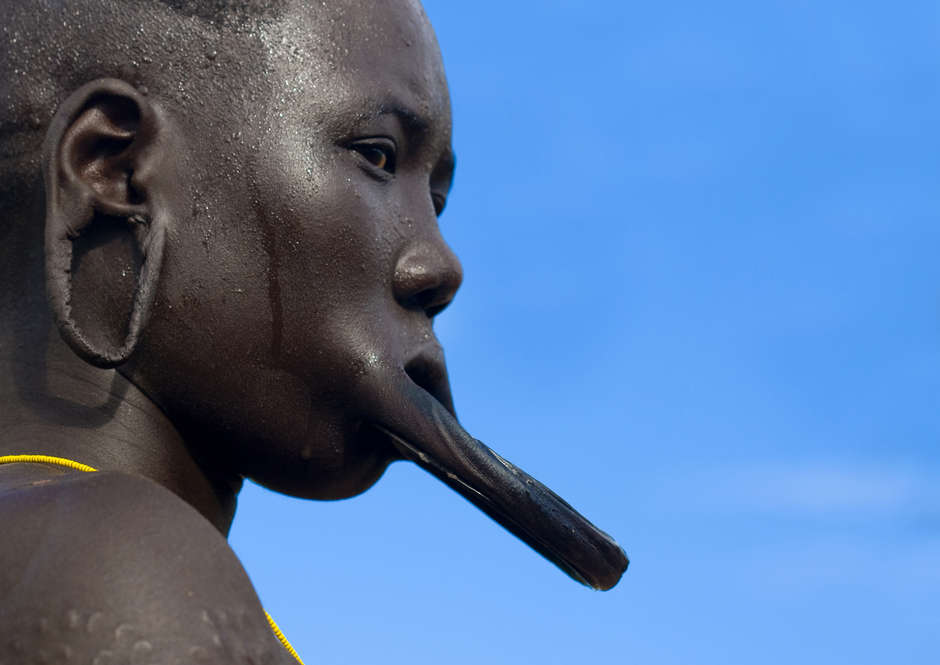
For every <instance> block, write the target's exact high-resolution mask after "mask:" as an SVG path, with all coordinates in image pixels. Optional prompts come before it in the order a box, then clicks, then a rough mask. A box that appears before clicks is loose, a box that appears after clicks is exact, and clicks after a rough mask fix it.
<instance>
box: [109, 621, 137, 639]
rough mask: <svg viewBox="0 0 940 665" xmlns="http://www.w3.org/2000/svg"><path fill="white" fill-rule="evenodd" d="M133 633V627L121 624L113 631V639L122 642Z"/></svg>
mask: <svg viewBox="0 0 940 665" xmlns="http://www.w3.org/2000/svg"><path fill="white" fill-rule="evenodd" d="M133 632H134V627H133V626H132V625H130V624H129V623H122V624H121V625H120V626H118V627H117V628H115V629H114V639H115V640H123V639H125V638H127V637H128V636H129V635H130V634H131V633H133Z"/></svg>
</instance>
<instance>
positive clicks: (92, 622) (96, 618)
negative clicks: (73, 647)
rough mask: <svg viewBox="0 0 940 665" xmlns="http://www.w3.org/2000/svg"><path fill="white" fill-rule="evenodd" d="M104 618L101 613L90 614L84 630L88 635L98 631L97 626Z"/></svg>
mask: <svg viewBox="0 0 940 665" xmlns="http://www.w3.org/2000/svg"><path fill="white" fill-rule="evenodd" d="M103 618H104V615H103V614H102V613H101V612H92V614H91V616H90V617H88V622H87V623H86V624H85V630H86V631H87V632H88V633H93V632H95V631H96V630H97V629H98V626H100V625H101V619H103Z"/></svg>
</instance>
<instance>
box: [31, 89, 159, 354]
mask: <svg viewBox="0 0 940 665" xmlns="http://www.w3.org/2000/svg"><path fill="white" fill-rule="evenodd" d="M167 133H168V127H167V123H166V122H165V121H164V119H163V118H162V116H161V114H160V113H159V112H158V110H157V109H156V108H155V107H154V105H153V104H151V103H150V101H149V100H148V99H147V98H146V97H144V96H143V95H142V94H140V93H139V92H138V91H137V90H136V89H135V88H134V87H133V86H131V85H129V84H127V83H125V82H123V81H119V80H116V79H99V80H96V81H92V82H91V83H88V84H86V85H84V86H82V87H81V88H79V89H78V90H76V91H75V92H74V93H72V94H71V95H70V96H69V97H68V99H66V100H65V102H64V103H63V104H62V106H60V107H59V109H58V111H57V112H56V114H55V116H54V117H53V119H52V122H51V124H50V126H49V129H48V131H47V133H46V141H45V144H44V150H43V168H44V171H45V184H46V229H45V236H46V292H47V295H48V298H49V302H50V305H51V307H52V310H53V313H54V315H55V320H56V323H57V325H58V328H59V332H60V334H61V335H62V337H63V339H64V340H65V341H66V342H67V343H68V344H69V346H70V347H71V348H72V350H73V351H75V353H77V354H78V355H79V356H81V357H82V358H83V359H85V360H86V361H88V362H89V363H91V364H93V365H95V366H98V367H116V366H117V365H120V364H121V363H123V362H124V361H126V360H127V359H128V357H129V356H130V355H131V354H132V353H133V352H134V349H135V348H136V346H137V342H138V339H139V338H140V335H141V332H142V331H143V329H144V327H145V326H146V325H147V320H148V318H149V316H150V311H151V309H152V307H153V300H154V294H155V293H156V288H157V283H158V281H159V277H160V269H161V265H162V259H163V245H164V236H165V231H166V226H167V217H168V216H169V214H170V212H171V210H170V209H169V208H170V206H168V203H167V202H168V198H167V191H166V190H167V189H168V188H170V189H171V188H172V187H174V186H175V185H176V182H175V180H176V179H175V177H174V173H173V165H172V160H171V159H169V157H170V154H168V153H171V152H172V151H171V150H170V149H169V139H168V137H167Z"/></svg>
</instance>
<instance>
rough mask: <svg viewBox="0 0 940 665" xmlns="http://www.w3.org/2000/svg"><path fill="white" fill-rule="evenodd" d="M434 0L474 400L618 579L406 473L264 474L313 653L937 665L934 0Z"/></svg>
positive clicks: (246, 496)
mask: <svg viewBox="0 0 940 665" xmlns="http://www.w3.org/2000/svg"><path fill="white" fill-rule="evenodd" d="M425 4H426V7H427V10H428V13H429V15H430V16H431V19H432V21H433V22H434V24H435V26H436V28H437V32H438V36H439V39H440V42H441V46H442V49H443V52H444V59H445V63H446V66H447V68H448V74H449V78H450V84H451V91H452V95H453V102H454V115H455V147H456V150H457V153H458V155H459V157H458V159H459V167H458V173H457V180H456V185H455V188H454V191H453V195H452V197H451V200H450V202H449V204H448V209H447V211H446V213H445V215H444V217H443V219H442V222H441V223H442V226H443V229H444V233H445V236H446V237H447V239H448V240H449V241H450V243H451V244H452V245H453V247H454V249H455V250H456V251H457V253H458V254H459V255H460V257H461V259H462V260H463V263H464V268H465V273H466V280H465V283H464V286H463V289H462V291H461V293H460V294H459V296H458V298H457V300H456V301H455V303H454V304H453V306H452V307H451V309H449V310H448V311H447V312H446V313H445V314H443V315H442V316H441V317H440V319H439V322H438V326H437V329H438V331H439V334H440V336H441V338H442V340H443V341H444V344H445V348H446V349H447V351H448V359H449V363H450V368H451V376H452V381H453V385H454V393H455V396H456V399H457V406H458V411H459V414H460V417H461V420H462V421H463V423H464V424H465V425H466V426H467V428H468V429H469V430H470V431H471V432H473V433H474V434H475V435H476V436H477V437H478V438H480V439H482V440H484V441H486V442H487V443H489V444H490V445H491V446H492V447H494V448H495V449H496V450H498V451H499V452H501V453H502V454H503V455H504V456H505V457H507V458H508V459H510V460H512V461H514V462H516V463H517V464H519V465H520V466H521V467H523V468H525V469H527V470H528V471H530V472H531V473H532V474H533V475H535V476H536V477H537V478H539V479H541V480H543V481H544V482H546V484H548V485H549V486H551V487H553V488H554V489H556V490H557V491H558V492H559V493H560V494H561V495H562V496H564V497H566V498H567V499H568V500H569V501H570V502H571V503H572V504H574V505H575V506H576V507H577V508H579V509H580V510H582V511H583V512H584V513H585V514H586V515H587V516H588V517H590V518H591V519H593V520H594V521H596V523H597V524H598V525H600V526H601V527H602V528H604V529H605V530H607V531H609V532H610V533H611V534H613V535H614V536H615V537H616V538H617V539H618V540H619V541H620V542H621V544H622V545H623V546H624V547H625V548H626V550H627V552H628V553H629V554H630V556H631V559H632V565H631V567H630V570H629V572H628V573H627V575H626V576H625V578H624V580H623V581H622V582H621V584H620V586H618V587H617V588H615V589H614V590H613V591H610V592H608V593H598V592H592V591H589V590H587V589H584V588H582V587H580V586H579V585H577V584H576V583H574V582H573V581H571V580H570V579H568V578H567V577H565V576H564V575H563V574H562V573H560V572H559V571H558V570H557V569H555V568H554V567H553V566H551V565H550V564H548V563H546V562H545V561H544V560H543V559H541V558H540V557H539V556H538V555H536V554H534V553H532V552H531V551H530V550H529V549H528V548H526V547H525V546H523V545H522V544H521V543H519V542H518V541H517V540H516V539H515V538H513V537H512V536H510V535H509V534H508V533H506V532H505V531H503V530H502V529H501V528H500V527H499V526H497V525H496V524H495V523H493V522H491V521H490V520H489V519H488V518H486V517H485V516H483V515H482V514H481V513H479V512H478V511H477V510H476V509H475V508H473V507H472V506H470V505H469V504H468V503H466V502H465V501H463V500H462V499H461V498H459V497H458V496H456V495H455V494H453V493H452V492H451V491H450V490H448V489H447V488H446V487H444V486H443V485H441V484H440V483H439V482H437V481H436V480H434V479H433V478H431V477H430V476H427V475H426V474H424V473H423V472H421V471H419V470H418V469H416V468H415V467H413V466H410V465H406V464H398V465H395V466H393V467H392V468H391V469H390V470H389V471H388V473H387V474H386V476H385V477H384V478H383V479H382V480H381V481H380V482H379V483H378V484H377V485H376V486H375V487H374V488H373V489H372V490H370V491H369V492H367V493H366V494H364V495H362V496H361V497H357V498H355V499H352V500H349V501H344V502H338V503H310V502H303V501H298V500H292V499H286V498H282V497H278V496H275V495H273V494H270V493H268V492H265V491H263V490H260V489H258V488H255V487H248V488H247V489H246V490H245V492H244V493H243V495H242V499H241V508H240V512H239V517H238V518H237V519H236V523H235V528H234V530H233V535H232V543H233V545H234V547H235V549H236V551H237V552H238V554H239V555H240V556H241V557H242V560H243V561H244V563H245V566H246V568H247V569H248V571H249V573H250V574H251V576H252V578H253V580H254V582H255V584H256V586H257V588H258V590H259V593H260V595H261V597H262V600H263V602H264V603H265V605H266V606H267V607H268V609H269V610H270V611H271V612H272V614H274V615H275V617H277V618H278V620H279V621H280V622H281V624H282V626H283V628H284V629H285V632H287V634H288V635H289V637H290V638H291V639H292V640H293V641H294V643H295V645H296V646H297V647H298V650H299V651H300V652H301V654H302V655H303V656H304V657H305V658H306V660H307V663H308V664H317V663H324V664H331V665H339V664H345V663H349V664H362V663H395V664H398V663H401V664H409V665H410V664H412V663H429V664H430V663H435V664H437V663H447V664H457V665H459V664H468V665H469V664H473V665H480V664H482V663H487V664H488V665H489V664H500V665H501V664H503V663H506V664H510V663H511V664H513V665H519V664H529V663H536V664H539V665H542V664H545V665H548V664H555V663H557V664H565V665H567V664H575V663H618V664H619V663H643V664H647V663H648V664H660V663H662V664H669V663H676V664H682V665H688V664H690V663H694V664H700V663H708V664H712V663H714V664H716V665H717V664H720V665H733V664H737V663H741V664H748V665H752V664H753V663H761V664H762V665H766V664H773V663H787V664H792V663H827V664H828V663H852V664H853V665H860V664H866V663H872V664H875V663H877V664H879V665H880V664H883V663H902V664H905V665H906V664H921V663H923V664H925V665H926V664H931V665H933V664H935V663H937V662H940V661H938V658H940V655H938V654H940V484H938V482H937V480H938V478H940V451H938V441H940V417H938V414H937V405H938V397H940V261H938V260H937V252H938V249H940V225H938V223H937V221H938V220H937V218H938V210H940V195H938V192H940V188H938V180H940V132H938V131H937V125H938V123H940V67H938V54H940V47H938V44H940V6H938V5H937V3H935V2H916V1H910V2H901V3H885V2H879V3H875V2H859V1H857V0H856V1H854V2H837V1H829V2H818V1H814V2H803V1H799V0H787V1H785V2H782V1H766V2H743V1H741V2H725V1H721V0H713V1H711V2H692V1H690V0H689V1H676V2H668V1H667V2H658V3H649V2H644V3H634V2H613V1H604V2H602V1H600V0H592V1H591V2H587V1H584V2H577V1H574V0H567V1H565V0H539V2H513V1H511V0H500V1H499V2H494V1H490V0H475V1H474V2H472V3H467V2H455V1H454V0H427V1H426V3H425Z"/></svg>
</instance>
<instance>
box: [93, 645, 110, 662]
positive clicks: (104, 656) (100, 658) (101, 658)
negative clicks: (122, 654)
mask: <svg viewBox="0 0 940 665" xmlns="http://www.w3.org/2000/svg"><path fill="white" fill-rule="evenodd" d="M112 663H114V654H113V653H112V652H110V651H108V650H107V649H106V650H104V651H102V652H101V653H99V654H98V655H97V656H95V658H94V660H92V661H91V665H112Z"/></svg>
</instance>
